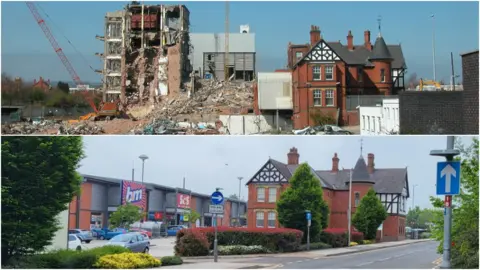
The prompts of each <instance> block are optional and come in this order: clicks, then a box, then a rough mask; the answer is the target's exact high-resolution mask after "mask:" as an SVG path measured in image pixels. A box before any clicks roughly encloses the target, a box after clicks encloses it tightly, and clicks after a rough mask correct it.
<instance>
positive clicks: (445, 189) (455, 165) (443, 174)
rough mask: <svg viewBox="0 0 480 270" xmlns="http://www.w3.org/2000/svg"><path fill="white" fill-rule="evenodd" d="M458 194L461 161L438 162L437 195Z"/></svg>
mask: <svg viewBox="0 0 480 270" xmlns="http://www.w3.org/2000/svg"><path fill="white" fill-rule="evenodd" d="M457 194H460V162H458V161H446V162H438V164H437V195H457Z"/></svg>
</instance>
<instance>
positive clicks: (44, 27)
mask: <svg viewBox="0 0 480 270" xmlns="http://www.w3.org/2000/svg"><path fill="white" fill-rule="evenodd" d="M25 3H26V4H27V6H28V8H29V9H30V12H31V13H32V15H33V17H34V18H35V21H36V22H37V24H38V26H40V28H41V29H42V31H43V33H44V34H45V36H46V37H47V39H48V41H50V44H51V45H52V47H53V50H55V53H56V54H57V56H58V57H59V58H60V61H62V64H63V65H64V66H65V68H66V69H67V71H68V73H69V74H70V76H71V77H72V79H73V81H74V82H75V83H76V84H77V87H80V86H81V85H83V84H82V81H81V80H80V77H79V76H78V74H77V72H76V71H75V69H74V68H73V66H72V64H71V63H70V61H68V58H67V56H66V55H65V54H64V53H63V50H62V48H61V47H60V46H59V45H58V43H57V40H55V37H54V36H53V34H52V32H51V31H50V28H49V27H48V25H47V24H46V23H45V20H44V19H43V18H42V16H41V15H40V13H39V12H38V9H37V7H36V6H35V3H34V2H25ZM82 93H83V94H84V96H85V98H86V99H87V101H88V103H89V104H90V107H92V109H93V110H94V111H95V113H98V109H97V106H95V102H93V99H92V98H91V97H90V95H89V94H88V93H87V91H82Z"/></svg>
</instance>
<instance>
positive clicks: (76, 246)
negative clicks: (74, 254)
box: [68, 234, 82, 251]
mask: <svg viewBox="0 0 480 270" xmlns="http://www.w3.org/2000/svg"><path fill="white" fill-rule="evenodd" d="M68 249H72V250H79V251H80V250H82V241H81V240H80V238H78V236H77V235H75V234H69V235H68Z"/></svg>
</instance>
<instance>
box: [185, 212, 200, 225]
mask: <svg viewBox="0 0 480 270" xmlns="http://www.w3.org/2000/svg"><path fill="white" fill-rule="evenodd" d="M186 216H187V217H188V222H189V223H190V224H195V222H197V220H198V219H199V218H200V214H199V213H198V212H197V211H195V210H190V213H189V214H186Z"/></svg>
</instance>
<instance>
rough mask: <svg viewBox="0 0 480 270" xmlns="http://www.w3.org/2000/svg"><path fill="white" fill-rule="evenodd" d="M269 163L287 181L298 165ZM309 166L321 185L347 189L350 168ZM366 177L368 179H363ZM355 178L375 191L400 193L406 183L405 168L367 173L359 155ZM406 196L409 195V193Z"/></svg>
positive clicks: (354, 172) (271, 160) (354, 173)
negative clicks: (316, 168)
mask: <svg viewBox="0 0 480 270" xmlns="http://www.w3.org/2000/svg"><path fill="white" fill-rule="evenodd" d="M269 163H270V164H272V165H273V166H275V168H276V169H277V170H278V171H279V172H280V173H281V174H282V175H283V176H284V177H285V178H286V179H287V180H288V181H290V178H291V177H292V175H293V173H294V172H295V170H296V169H297V168H298V166H299V165H288V164H285V163H283V162H280V161H277V160H274V159H269V160H268V161H267V163H266V164H269ZM264 166H265V165H264ZM262 168H263V167H262ZM310 168H311V170H312V174H313V175H314V176H315V177H316V178H318V180H319V182H320V183H321V185H322V187H324V188H328V189H333V190H348V183H349V181H350V172H351V170H341V171H338V172H336V173H333V172H332V171H331V170H314V169H313V168H312V167H310ZM260 170H261V169H260ZM258 173H260V171H258V172H257V174H258ZM257 174H255V175H254V176H253V177H252V178H251V179H250V180H249V181H248V182H247V183H246V185H248V184H249V183H251V182H252V180H254V178H255V177H256V176H257ZM366 177H368V179H365V178H366ZM355 180H356V181H361V182H365V181H366V180H367V181H369V182H371V183H373V189H374V190H375V192H377V193H402V190H403V187H404V186H405V182H407V183H408V175H407V168H395V169H393V168H392V169H375V170H374V171H373V173H372V174H369V173H368V171H367V165H366V163H365V160H364V158H363V157H362V156H361V157H360V158H359V159H358V160H357V163H356V164H355V167H354V169H353V174H352V182H355ZM407 197H409V195H408V196H407Z"/></svg>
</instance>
